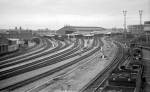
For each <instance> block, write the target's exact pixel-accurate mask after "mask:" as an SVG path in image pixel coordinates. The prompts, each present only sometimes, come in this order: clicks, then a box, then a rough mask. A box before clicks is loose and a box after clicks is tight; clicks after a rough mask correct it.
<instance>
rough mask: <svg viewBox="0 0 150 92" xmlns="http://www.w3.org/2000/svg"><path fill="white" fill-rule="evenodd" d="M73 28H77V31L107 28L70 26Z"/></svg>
mask: <svg viewBox="0 0 150 92" xmlns="http://www.w3.org/2000/svg"><path fill="white" fill-rule="evenodd" d="M69 27H70V28H72V29H75V30H76V31H100V30H105V29H104V28H102V27H85V26H69Z"/></svg>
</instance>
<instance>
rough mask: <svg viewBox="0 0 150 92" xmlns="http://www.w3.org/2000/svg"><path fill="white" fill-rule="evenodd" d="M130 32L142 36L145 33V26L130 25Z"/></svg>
mask: <svg viewBox="0 0 150 92" xmlns="http://www.w3.org/2000/svg"><path fill="white" fill-rule="evenodd" d="M128 32H130V33H132V34H141V33H143V32H144V26H143V25H128Z"/></svg>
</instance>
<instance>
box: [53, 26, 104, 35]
mask: <svg viewBox="0 0 150 92" xmlns="http://www.w3.org/2000/svg"><path fill="white" fill-rule="evenodd" d="M103 30H105V29H104V28H102V27H83V26H64V27H63V28H61V29H59V30H57V31H56V33H57V34H58V35H66V34H73V33H75V34H90V33H92V32H98V31H103Z"/></svg>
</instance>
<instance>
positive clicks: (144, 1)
mask: <svg viewBox="0 0 150 92" xmlns="http://www.w3.org/2000/svg"><path fill="white" fill-rule="evenodd" d="M123 10H127V24H138V23H139V12H138V11H139V10H143V21H144V20H150V0H0V28H14V27H15V26H22V27H23V28H29V29H39V28H49V29H59V28H61V27H63V26H64V25H73V26H101V27H105V28H111V27H123V13H122V11H123Z"/></svg>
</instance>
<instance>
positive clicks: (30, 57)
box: [0, 42, 69, 69]
mask: <svg viewBox="0 0 150 92" xmlns="http://www.w3.org/2000/svg"><path fill="white" fill-rule="evenodd" d="M49 44H50V42H49V43H48V44H47V46H46V48H45V49H44V50H42V51H38V52H36V53H32V54H30V55H26V56H24V57H20V58H16V59H13V60H11V59H10V60H8V61H5V62H2V63H0V69H2V68H6V67H9V66H12V65H16V64H19V63H23V62H27V61H29V60H33V59H35V58H38V57H42V56H44V55H48V54H51V53H53V52H55V51H58V50H61V49H64V48H66V47H67V46H69V45H68V44H66V45H65V46H63V45H62V44H61V43H58V44H59V45H58V46H57V47H55V48H52V49H51V47H50V46H49ZM50 49H51V50H50Z"/></svg>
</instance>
